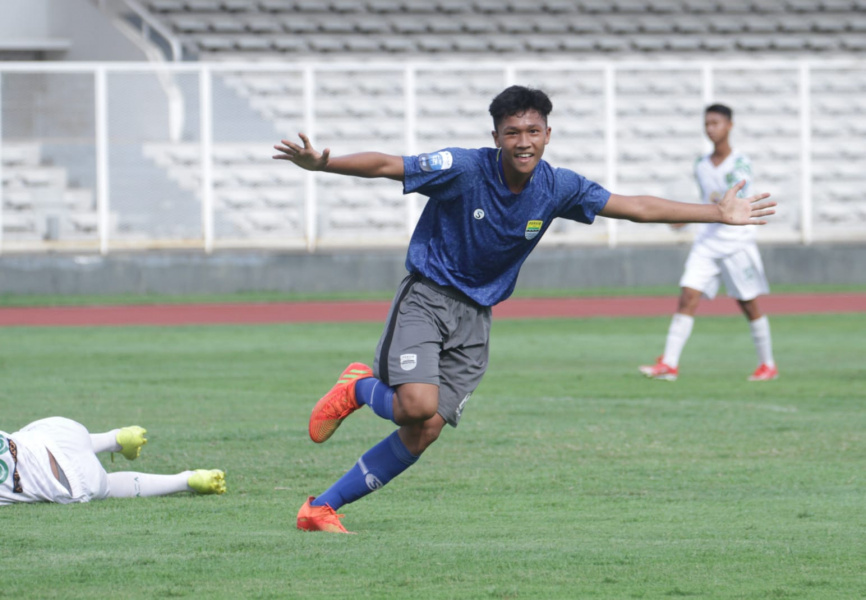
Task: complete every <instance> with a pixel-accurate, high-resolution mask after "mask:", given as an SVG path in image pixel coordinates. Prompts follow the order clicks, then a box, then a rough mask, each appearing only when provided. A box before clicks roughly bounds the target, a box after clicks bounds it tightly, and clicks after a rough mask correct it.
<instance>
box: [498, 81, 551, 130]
mask: <svg viewBox="0 0 866 600" xmlns="http://www.w3.org/2000/svg"><path fill="white" fill-rule="evenodd" d="M489 110H490V116H491V117H493V128H494V129H499V124H500V123H501V122H502V120H503V119H504V118H505V117H510V116H512V115H522V114H523V113H525V112H526V111H528V110H535V111H538V114H540V115H541V116H542V117H544V122H545V123H547V115H549V114H550V111H552V110H553V103H552V102H551V101H550V98H548V97H547V94H545V93H544V92H542V91H541V90H536V89H533V88H528V87H524V86H522V85H512V86H511V87H508V88H505V89H504V90H502V91H501V92H499V95H498V96H496V97H495V98H494V99H493V102H491V103H490V109H489Z"/></svg>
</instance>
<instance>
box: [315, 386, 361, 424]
mask: <svg viewBox="0 0 866 600" xmlns="http://www.w3.org/2000/svg"><path fill="white" fill-rule="evenodd" d="M353 408H354V406H352V403H351V402H350V401H349V393H348V390H346V393H345V394H344V395H343V397H342V398H340V399H339V400H338V401H337V402H329V403H328V404H326V405H325V406H324V407H323V410H322V412H323V413H324V416H325V418H327V419H342V418H343V417H345V416H346V415H347V414H349V413H350V412H352V409H353Z"/></svg>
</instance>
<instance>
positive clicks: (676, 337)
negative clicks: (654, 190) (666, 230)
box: [640, 104, 779, 381]
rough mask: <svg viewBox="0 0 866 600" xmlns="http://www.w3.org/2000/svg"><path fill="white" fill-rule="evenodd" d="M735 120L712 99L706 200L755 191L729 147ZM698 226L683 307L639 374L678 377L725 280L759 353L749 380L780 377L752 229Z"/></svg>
mask: <svg viewBox="0 0 866 600" xmlns="http://www.w3.org/2000/svg"><path fill="white" fill-rule="evenodd" d="M733 125H734V123H733V111H732V110H731V109H730V108H728V107H727V106H724V105H722V104H713V105H712V106H709V107H707V109H706V110H705V112H704V127H705V130H706V134H707V137H708V138H709V139H710V141H712V142H713V152H712V153H710V154H708V155H706V156H704V157H701V158H699V159H698V160H697V161H696V163H695V177H696V178H697V181H698V185H699V186H700V189H701V200H702V201H703V202H704V203H705V204H709V203H717V202H718V201H719V200H720V199H721V198H722V196H724V194H725V192H726V191H727V190H728V189H729V188H730V187H731V186H733V185H734V184H735V183H737V182H738V181H743V180H745V182H746V185H745V186H744V187H743V189H742V190H741V191H740V195H743V196H748V195H749V194H751V183H752V166H751V163H750V161H749V158H748V157H747V156H746V155H745V154H743V153H741V152H737V151H735V150H733V149H732V148H731V144H730V141H729V136H730V132H731V129H732V128H733ZM698 227H699V229H698V231H697V234H696V235H695V241H694V244H693V245H692V249H691V252H690V253H689V257H688V259H687V260H686V266H685V272H684V273H683V276H682V278H681V279H680V288H681V290H682V291H681V293H680V298H679V306H678V307H677V311H676V313H674V316H673V319H672V320H671V324H670V327H669V328H668V336H667V340H666V343H665V349H664V354H662V356H660V357H659V358H658V359H657V361H656V363H655V364H654V365H644V366H641V367H640V371H641V373H643V374H644V375H646V376H647V377H650V378H653V379H663V380H667V381H674V380H676V378H677V376H678V375H679V361H680V355H681V354H682V351H683V348H684V347H685V345H686V342H687V341H688V339H689V336H690V335H691V333H692V327H693V325H694V317H695V313H696V312H697V308H698V304H699V303H700V300H701V296H704V297H706V298H709V299H713V298H714V297H715V295H716V293H717V292H718V290H719V284H720V283H721V282H724V284H725V288H726V290H727V293H728V295H729V296H731V297H733V298H735V299H736V300H737V303H738V304H739V305H740V308H741V309H742V311H743V314H744V315H745V316H746V318H747V319H748V320H749V328H750V329H751V333H752V340H753V341H754V343H755V349H756V350H757V353H758V368H757V369H756V370H755V372H754V373H752V375H751V376H750V377H749V380H750V381H767V380H770V379H776V378H777V377H778V376H779V371H778V369H777V367H776V363H775V361H774V359H773V345H772V338H771V336H770V323H769V321H768V319H767V317H766V315H764V314H763V313H762V312H761V309H760V308H759V306H758V300H757V299H758V297H759V296H761V295H763V294H767V293H769V291H770V288H769V285H768V284H767V277H766V275H765V274H764V265H763V263H762V262H761V255H760V253H759V252H758V245H757V244H756V243H755V234H754V231H753V228H752V227H749V226H746V227H732V226H730V225H723V224H720V223H704V224H701V225H699V226H698Z"/></svg>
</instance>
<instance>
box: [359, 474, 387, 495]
mask: <svg viewBox="0 0 866 600" xmlns="http://www.w3.org/2000/svg"><path fill="white" fill-rule="evenodd" d="M364 483H366V484H367V487H368V488H369V489H370V491H371V492H375V491H376V490H378V489H379V488H380V487H382V486H383V485H385V484H384V483H382V481H381V480H380V479H379V478H378V477H376V476H375V475H373V474H372V473H367V475H366V476H365V477H364Z"/></svg>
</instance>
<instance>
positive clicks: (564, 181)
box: [274, 86, 775, 533]
mask: <svg viewBox="0 0 866 600" xmlns="http://www.w3.org/2000/svg"><path fill="white" fill-rule="evenodd" d="M551 110H552V104H551V102H550V99H549V98H548V97H547V95H546V94H544V92H542V91H540V90H533V89H529V88H525V87H522V86H512V87H510V88H508V89H506V90H504V91H503V92H501V93H500V94H499V95H498V96H497V97H496V98H495V99H494V100H493V102H492V103H491V104H490V114H491V116H492V117H493V127H494V130H493V142H494V143H495V145H496V148H482V149H474V150H468V149H464V148H446V149H444V150H440V151H438V152H433V153H430V154H421V155H420V156H404V157H401V156H393V155H388V154H382V153H378V152H362V153H359V154H351V155H348V156H341V157H331V155H330V151H329V150H328V149H325V150H324V151H322V152H321V153H320V152H318V151H317V150H316V149H315V148H313V146H312V145H311V143H310V140H309V139H308V138H307V136H305V135H304V134H300V139H301V142H302V143H301V144H297V143H294V142H292V141H289V140H282V143H281V144H279V145H276V146H274V148H275V149H276V150H278V151H279V154H277V155H275V156H274V158H276V159H282V160H287V161H290V162H292V163H294V164H295V165H297V166H299V167H301V168H303V169H307V170H309V171H324V172H327V173H336V174H340V175H352V176H356V177H385V178H389V179H394V180H397V181H402V182H403V192H404V193H406V194H409V193H413V192H419V193H421V194H424V195H426V196H428V197H429V198H430V200H429V201H428V202H427V205H426V206H425V208H424V211H423V213H422V215H421V218H420V220H419V221H418V224H417V225H416V227H415V231H414V233H413V235H412V239H411V241H410V242H409V251H408V256H407V258H406V267H407V269H408V271H409V275H408V276H407V277H406V278H405V279H404V280H403V282H402V283H401V284H400V286H399V288H398V289H397V294H396V296H395V298H394V302H393V304H392V306H391V310H390V313H389V315H388V318H387V322H386V324H385V330H384V333H383V334H382V337H381V339H380V340H379V344H378V347H377V349H376V354H375V357H374V362H373V368H372V369H371V368H370V367H368V366H366V365H364V364H361V363H352V364H351V365H349V366H348V367H347V368H346V370H345V371H344V372H343V374H342V375H340V378H339V379H338V381H337V384H336V385H335V386H334V387H333V388H332V389H331V390H330V391H329V392H328V393H327V394H326V395H325V396H324V397H323V398H322V399H321V400H319V402H318V403H317V404H316V405H315V407H314V408H313V412H312V416H311V417H310V423H309V432H310V437H311V438H312V439H313V441H314V442H324V441H325V440H327V439H328V438H329V437H330V436H331V435H332V434H333V433H334V431H335V430H336V429H337V427H338V426H339V425H340V423H341V422H342V420H343V419H344V418H346V417H347V416H349V415H350V414H351V413H352V412H353V411H355V410H357V409H358V408H359V407H360V406H361V405H364V404H366V405H367V406H369V407H370V408H371V409H372V410H373V412H374V413H375V414H377V415H378V416H380V417H382V418H384V419H388V420H390V421H393V422H394V423H395V424H396V425H398V426H399V428H398V429H397V430H396V431H394V432H393V433H392V434H391V435H390V436H388V437H387V438H385V439H384V440H382V441H381V442H380V443H379V444H377V445H376V446H374V447H373V448H371V449H370V450H369V451H368V452H366V453H365V454H364V455H363V456H362V457H361V459H360V460H359V461H358V462H357V463H356V464H355V465H354V466H353V467H352V468H351V469H350V470H349V471H348V472H347V473H346V474H345V475H343V476H342V477H341V478H340V479H339V480H338V481H337V482H336V483H334V485H332V486H331V487H330V488H329V489H328V490H326V491H325V492H324V493H322V494H320V495H319V496H317V497H313V496H311V497H309V499H308V500H307V501H306V502H305V503H304V505H303V506H302V507H301V509H300V511H299V512H298V519H297V525H298V527H299V528H301V529H306V530H324V531H333V532H343V533H346V529H345V528H344V527H343V525H342V523H341V522H340V518H341V517H342V515H338V514H337V513H336V510H337V509H339V508H340V507H341V506H343V505H344V504H348V503H350V502H354V501H355V500H358V499H359V498H361V497H363V496H365V495H367V494H369V493H370V492H372V491H374V490H377V489H379V488H381V487H382V486H384V485H385V484H387V483H388V482H389V481H391V480H392V479H393V478H394V477H396V476H397V475H399V474H400V473H402V472H403V471H404V470H406V469H407V468H408V467H410V466H411V465H412V464H414V463H415V461H416V460H417V459H418V457H419V456H420V455H421V454H422V453H423V452H424V450H426V449H427V448H428V447H429V446H430V445H431V444H432V443H433V442H435V441H436V439H437V438H438V437H439V434H440V433H441V432H442V429H443V428H444V427H445V424H446V423H447V424H449V425H451V426H454V427H456V426H457V424H458V422H459V420H460V416H461V414H462V413H463V410H464V409H465V407H466V403H467V401H468V400H469V397H470V395H471V394H472V392H473V391H474V390H475V388H476V387H477V386H478V384H479V382H480V381H481V377H482V376H483V375H484V371H485V369H486V368H487V356H488V342H489V334H490V313H491V309H490V307H491V306H493V305H495V304H497V303H498V302H501V301H503V300H505V299H506V298H508V296H509V295H511V292H512V290H513V289H514V285H515V282H516V280H517V273H518V271H519V270H520V266H521V265H522V264H523V262H524V260H525V259H526V257H527V256H528V255H529V253H530V252H531V251H532V249H533V248H535V246H536V245H537V244H538V242H539V240H540V239H541V237H542V235H544V232H545V231H547V229H548V228H549V227H550V225H551V223H552V222H553V220H554V219H556V218H558V217H561V218H565V219H571V220H574V221H579V222H581V223H586V224H590V223H592V222H593V220H594V219H595V216H596V215H602V216H605V217H611V218H616V219H629V220H632V221H638V222H658V223H680V222H705V223H716V222H718V223H727V224H730V225H746V224H763V223H764V222H765V221H763V220H761V217H764V216H766V215H771V214H773V212H774V211H773V210H772V208H771V207H773V206H775V203H774V202H761V200H763V199H764V198H766V197H767V196H768V194H758V195H756V196H752V197H750V198H737V192H738V191H739V189H740V187H742V184H739V185H736V186H734V187H733V188H731V190H729V191H728V193H726V194H725V196H724V198H723V199H722V200H721V201H720V202H719V203H718V204H712V205H699V204H692V203H681V202H674V201H671V200H665V199H662V198H656V197H653V196H621V195H618V194H611V193H610V192H608V191H607V190H605V189H604V188H603V187H601V186H600V185H598V184H597V183H594V182H592V181H589V180H588V179H585V178H584V177H582V176H581V175H578V174H577V173H575V172H573V171H569V170H567V169H555V168H553V167H551V166H550V165H549V164H548V163H546V162H545V161H543V160H541V157H542V155H543V154H544V149H545V146H547V144H548V143H549V142H550V133H551V129H550V127H549V126H548V124H547V116H548V114H549V113H550V111H551Z"/></svg>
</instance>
